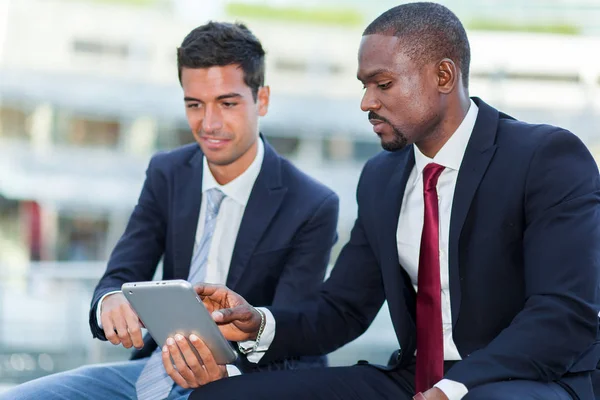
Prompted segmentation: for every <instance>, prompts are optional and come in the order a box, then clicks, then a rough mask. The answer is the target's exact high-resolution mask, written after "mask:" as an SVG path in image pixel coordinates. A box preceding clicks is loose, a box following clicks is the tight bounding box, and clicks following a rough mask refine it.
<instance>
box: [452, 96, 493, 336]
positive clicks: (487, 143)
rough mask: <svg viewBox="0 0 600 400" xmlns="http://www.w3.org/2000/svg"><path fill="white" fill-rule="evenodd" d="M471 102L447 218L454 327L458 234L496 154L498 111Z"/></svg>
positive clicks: (457, 300) (457, 305) (457, 306)
mask: <svg viewBox="0 0 600 400" xmlns="http://www.w3.org/2000/svg"><path fill="white" fill-rule="evenodd" d="M473 101H474V102H475V104H477V106H478V108H479V111H478V114H477V120H476V122H475V126H474V128H473V133H472V134H471V138H470V139H469V143H468V144H467V148H466V150H465V155H464V157H463V160H462V163H461V165H460V170H459V171H458V178H457V180H456V188H455V190H454V200H453V203H452V214H451V217H450V236H449V245H448V247H449V249H448V251H449V253H448V263H449V275H450V298H451V302H450V303H451V307H452V326H456V321H457V319H458V314H459V310H460V301H461V291H460V271H459V259H458V250H459V248H458V244H459V240H460V235H461V232H462V228H463V225H464V223H465V219H466V218H467V214H468V212H469V208H470V207H471V203H472V201H473V198H474V197H475V193H476V192H477V188H478V187H479V184H480V183H481V180H482V179H483V176H484V174H485V171H486V170H487V168H488V165H489V164H490V161H491V160H492V157H493V156H494V153H495V152H496V144H495V139H496V129H497V126H498V111H497V110H495V109H494V108H492V107H490V106H488V105H487V104H486V103H484V102H483V101H482V100H480V99H478V98H476V97H474V98H473Z"/></svg>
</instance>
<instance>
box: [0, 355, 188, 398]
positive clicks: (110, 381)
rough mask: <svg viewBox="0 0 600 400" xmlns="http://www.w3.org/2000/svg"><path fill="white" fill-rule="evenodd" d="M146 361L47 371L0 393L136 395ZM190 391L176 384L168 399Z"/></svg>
mask: <svg viewBox="0 0 600 400" xmlns="http://www.w3.org/2000/svg"><path fill="white" fill-rule="evenodd" d="M146 361H147V359H141V360H135V361H123V362H119V363H112V364H99V365H91V366H85V367H80V368H77V369H74V370H71V371H65V372H61V373H58V374H53V375H48V376H45V377H43V378H39V379H35V380H32V381H29V382H26V383H24V384H22V385H19V386H16V387H14V388H12V389H10V390H9V391H7V392H4V393H2V394H0V400H38V399H39V400H74V399H77V400H79V399H81V400H97V399H98V400H99V399H103V400H104V399H115V400H117V399H127V400H129V399H136V398H137V396H136V393H135V382H136V381H137V378H138V377H139V376H140V374H141V373H142V369H143V368H144V365H145V364H146ZM190 393H191V390H189V389H183V388H182V387H180V386H177V385H175V386H174V387H173V390H171V393H170V394H169V397H168V400H185V399H187V398H188V396H189V395H190Z"/></svg>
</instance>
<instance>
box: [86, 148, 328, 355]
mask: <svg viewBox="0 0 600 400" xmlns="http://www.w3.org/2000/svg"><path fill="white" fill-rule="evenodd" d="M264 144H265V154H264V160H263V164H262V167H261V170H260V173H259V175H258V177H257V179H256V182H255V184H254V187H253V188H252V192H251V194H250V198H249V200H248V203H247V205H246V209H245V211H244V216H243V218H242V222H241V225H240V229H239V232H238V236H237V240H236V243H235V247H234V251H233V255H232V259H231V264H230V268H229V274H228V276H227V282H226V284H227V286H228V287H229V288H232V289H233V290H235V291H236V292H238V293H240V294H242V295H243V296H244V297H245V298H247V299H248V300H249V301H251V302H252V303H253V304H255V305H257V306H267V305H286V304H294V303H295V302H297V301H299V300H303V299H306V298H309V297H310V296H312V295H315V294H316V293H317V292H318V288H319V286H320V284H321V283H322V282H323V279H324V275H325V271H326V268H327V265H328V263H329V256H330V251H331V247H332V246H333V244H334V243H335V241H336V240H337V234H336V229H337V218H338V205H339V201H338V197H337V195H336V194H335V193H334V192H332V191H331V190H330V189H329V188H327V187H325V186H324V185H322V184H320V183H318V182H317V181H315V180H313V179H312V178H310V177H309V176H307V175H306V174H304V173H303V172H301V171H300V170H298V169H297V168H296V167H294V166H293V165H292V164H291V163H290V162H289V161H287V160H286V159H284V158H282V157H281V156H279V155H278V154H277V153H276V152H275V150H274V149H273V148H272V147H271V146H270V145H269V144H268V143H267V142H266V141H265V143H264ZM202 158H203V154H202V152H201V150H200V147H199V146H198V145H197V144H190V145H187V146H184V147H181V148H178V149H176V150H173V151H170V152H167V153H159V154H157V155H155V156H154V157H153V158H152V159H151V161H150V164H149V166H148V169H147V172H146V180H145V182H144V185H143V188H142V191H141V195H140V197H139V201H138V203H137V205H136V206H135V208H134V210H133V213H132V215H131V218H130V220H129V223H128V225H127V228H126V230H125V233H124V234H123V236H122V237H121V238H120V240H119V241H118V243H117V245H116V246H115V248H114V250H113V252H112V254H111V256H110V259H109V261H108V267H107V270H106V272H105V274H104V276H103V277H102V278H101V279H100V282H99V283H98V285H97V287H96V290H95V292H94V296H93V299H92V304H91V310H90V328H91V330H92V334H93V336H94V337H95V338H99V339H101V340H106V337H105V336H104V331H102V330H101V329H99V328H98V323H97V320H96V306H97V304H98V301H99V300H100V299H101V298H102V296H103V295H104V294H106V293H108V292H111V291H114V290H120V289H121V285H122V284H123V283H125V282H135V281H148V280H152V278H153V276H154V273H155V272H156V268H157V265H158V263H159V261H160V259H161V257H163V279H187V277H188V273H189V268H190V261H191V257H192V251H193V247H194V237H195V235H196V228H197V225H198V217H199V212H200V204H201V201H202V169H203V168H202ZM144 341H145V342H146V345H145V346H144V349H142V351H141V352H135V353H134V358H139V357H143V356H147V355H149V354H150V353H151V352H152V351H153V350H154V348H156V344H155V343H154V342H153V341H152V340H151V338H150V337H149V335H148V336H147V337H146V338H144Z"/></svg>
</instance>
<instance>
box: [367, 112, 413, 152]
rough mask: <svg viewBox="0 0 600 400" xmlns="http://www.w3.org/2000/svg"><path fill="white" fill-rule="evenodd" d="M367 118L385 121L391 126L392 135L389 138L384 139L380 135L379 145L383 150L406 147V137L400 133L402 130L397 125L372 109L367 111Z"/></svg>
mask: <svg viewBox="0 0 600 400" xmlns="http://www.w3.org/2000/svg"><path fill="white" fill-rule="evenodd" d="M369 119H376V120H379V121H382V122H385V123H386V124H388V125H389V126H390V127H391V128H392V131H393V133H394V137H393V138H392V139H391V140H387V141H386V140H384V139H383V137H381V147H382V148H383V149H384V150H386V151H398V150H402V149H403V148H405V147H406V145H407V144H408V139H407V138H406V135H405V134H404V133H402V131H401V130H400V129H398V127H396V126H394V125H393V124H392V123H391V122H390V121H389V120H388V119H387V118H384V117H382V116H381V115H379V114H377V113H375V112H373V111H369Z"/></svg>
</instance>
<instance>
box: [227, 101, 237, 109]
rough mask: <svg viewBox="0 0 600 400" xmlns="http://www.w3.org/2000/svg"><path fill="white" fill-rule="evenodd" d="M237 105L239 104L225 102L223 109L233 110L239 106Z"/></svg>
mask: <svg viewBox="0 0 600 400" xmlns="http://www.w3.org/2000/svg"><path fill="white" fill-rule="evenodd" d="M237 104H238V103H231V102H228V101H226V102H223V107H225V108H233V107H235V106H237Z"/></svg>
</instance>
